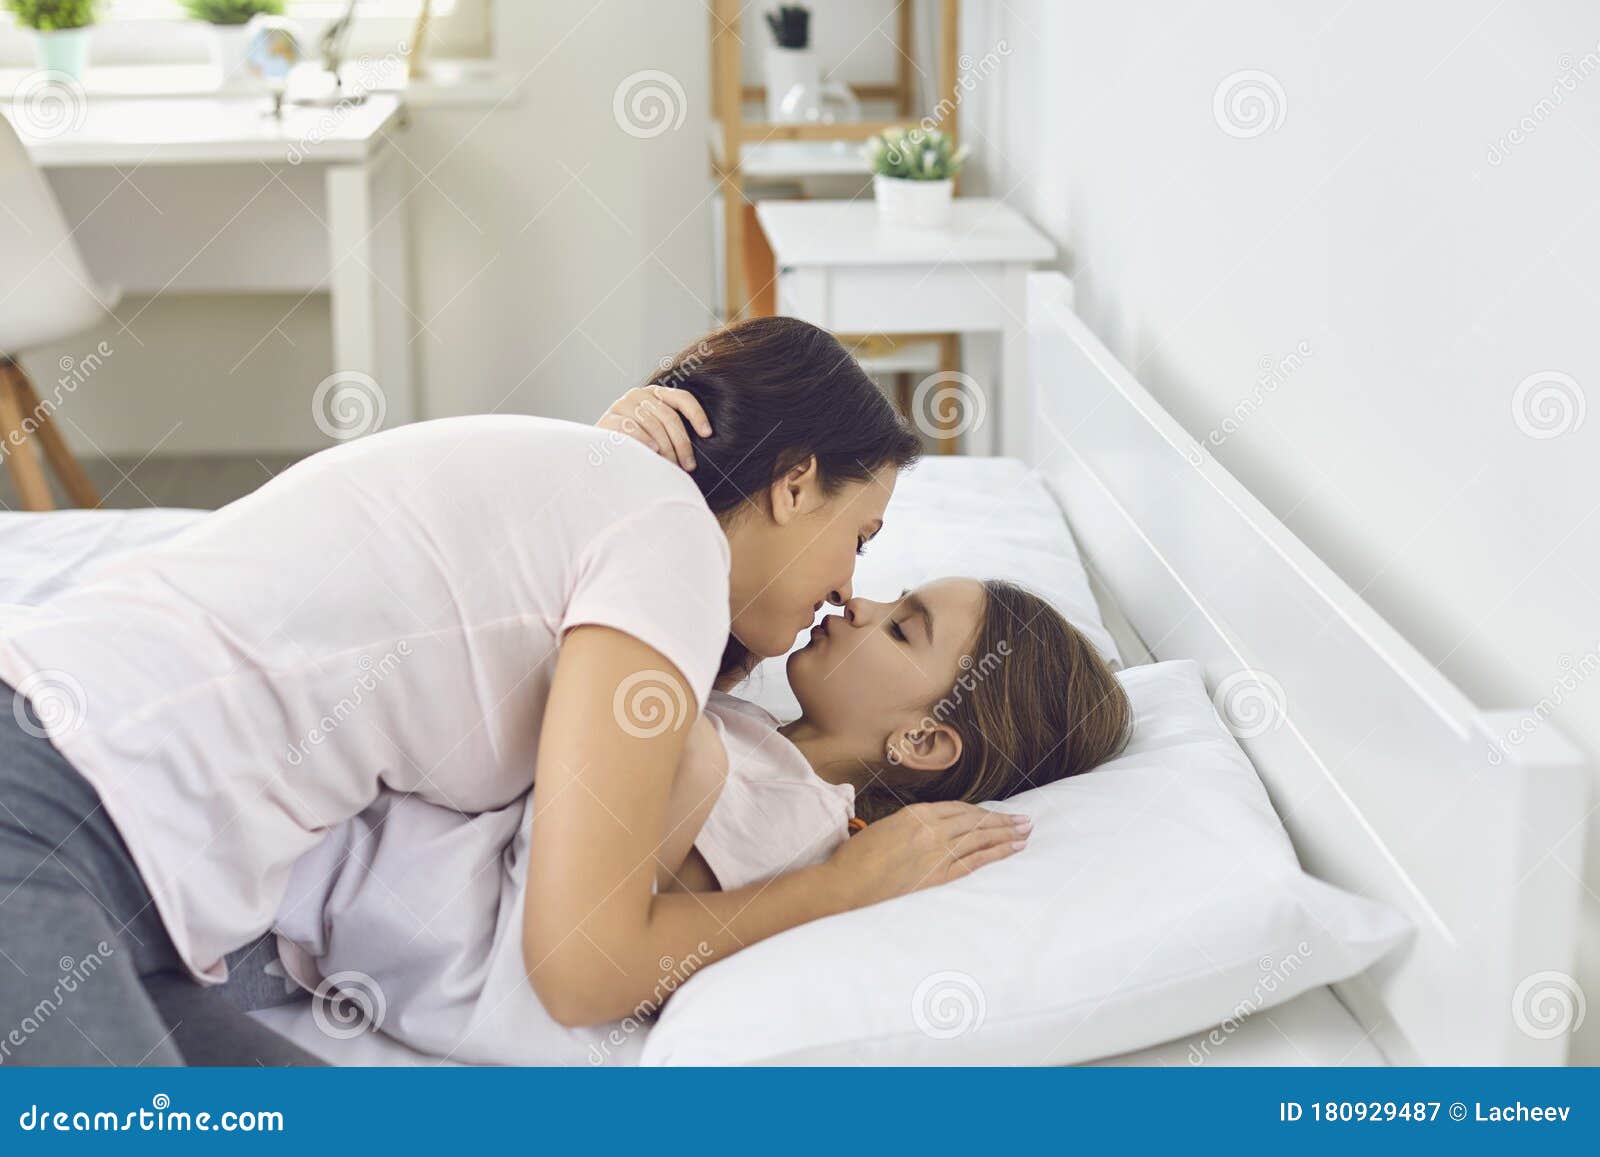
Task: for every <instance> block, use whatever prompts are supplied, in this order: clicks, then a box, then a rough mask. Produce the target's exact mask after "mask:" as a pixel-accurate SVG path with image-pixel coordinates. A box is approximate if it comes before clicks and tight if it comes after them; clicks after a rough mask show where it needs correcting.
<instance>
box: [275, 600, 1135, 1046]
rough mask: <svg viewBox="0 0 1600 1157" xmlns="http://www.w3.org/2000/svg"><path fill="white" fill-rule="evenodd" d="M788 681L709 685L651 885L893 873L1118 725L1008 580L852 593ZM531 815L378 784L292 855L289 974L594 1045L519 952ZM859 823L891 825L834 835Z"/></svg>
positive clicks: (667, 888) (1095, 664) (1113, 744)
mask: <svg viewBox="0 0 1600 1157" xmlns="http://www.w3.org/2000/svg"><path fill="white" fill-rule="evenodd" d="M788 676H789V682H790V685H791V687H792V689H793V691H794V693H795V697H796V699H797V700H798V702H799V703H800V705H801V708H802V711H803V714H802V715H801V717H800V718H799V719H797V720H795V721H794V722H792V723H790V724H787V725H784V726H780V725H779V722H778V721H777V720H776V719H775V718H773V717H772V716H771V715H769V714H768V713H767V712H765V711H763V710H761V709H760V708H758V707H756V706H754V705H753V704H750V703H747V702H744V701H742V700H739V699H737V698H734V697H733V696H731V695H727V694H725V693H721V692H716V693H713V695H712V696H711V698H710V702H709V703H708V706H707V711H706V714H705V715H704V716H702V717H701V719H700V720H699V721H697V722H696V723H695V724H694V725H693V734H692V736H691V738H690V739H689V741H688V743H687V744H686V746H685V753H684V756H683V764H682V765H681V766H680V768H679V774H678V778H677V781H676V782H677V783H678V784H681V785H685V786H684V788H683V789H682V790H681V791H679V790H677V789H675V791H674V794H673V796H672V798H671V802H670V806H669V812H670V821H669V827H668V835H667V838H666V839H665V840H663V841H662V843H661V844H660V846H659V847H658V849H657V852H656V865H657V872H656V876H657V888H658V890H659V891H661V892H700V893H705V892H713V891H719V890H720V891H730V890H734V889H738V888H743V887H746V886H747V885H752V884H758V883H761V882H763V881H767V880H771V879H773V878H776V877H779V876H786V875H788V874H790V873H793V872H796V871H798V870H801V869H805V868H807V867H809V866H811V865H818V864H822V863H823V862H824V861H829V862H830V863H831V864H832V865H833V866H834V867H835V868H836V869H838V870H840V871H842V872H844V873H845V874H846V875H855V876H859V878H860V879H861V880H863V881H867V880H871V879H873V878H874V877H876V876H877V875H879V874H881V873H884V872H890V873H894V872H896V871H897V868H896V866H895V864H894V863H891V862H889V861H888V859H887V858H886V857H885V856H884V855H883V853H882V852H880V851H879V850H878V849H879V848H881V847H883V846H893V845H896V844H906V843H917V842H922V841H927V840H930V839H932V838H933V836H932V834H931V831H930V827H929V823H930V819H933V818H936V817H937V815H938V813H939V810H940V809H943V808H948V807H953V806H957V801H966V802H968V803H976V802H980V801H988V800H999V799H1005V798H1007V797H1009V796H1012V795H1015V794H1016V793H1018V792H1021V791H1025V790H1027V789H1028V788H1032V787H1037V786H1040V785H1042V784H1046V783H1050V782H1053V781H1055V780H1058V779H1061V778H1063V777H1065V776H1069V775H1075V774H1078V773H1080V772H1084V771H1088V770H1089V769H1091V768H1093V767H1095V766H1096V765H1098V764H1100V763H1101V762H1103V761H1104V760H1106V759H1108V758H1110V757H1111V756H1113V755H1115V754H1116V753H1117V752H1118V751H1120V750H1121V748H1122V745H1123V744H1124V742H1125V741H1126V738H1127V734H1128V731H1129V726H1130V709H1129V704H1128V699H1127V696H1126V694H1125V693H1124V692H1123V690H1122V686H1121V684H1120V683H1119V682H1118V681H1117V680H1116V678H1115V677H1114V676H1113V675H1112V673H1111V671H1110V669H1109V667H1108V666H1107V665H1106V663H1105V662H1104V660H1102V659H1101V658H1100V656H1099V654H1098V653H1097V652H1096V651H1095V650H1094V648H1093V646H1092V645H1091V644H1090V643H1089V642H1088V641H1087V640H1086V639H1085V638H1084V637H1083V635H1082V634H1080V633H1079V632H1078V631H1077V630H1075V629H1074V628H1073V627H1072V626H1071V625H1070V624H1068V623H1067V622H1066V620H1065V619H1063V618H1062V617H1061V615H1060V614H1058V613H1057V612H1056V611H1055V610H1053V609H1052V608H1051V607H1050V606H1049V605H1048V604H1046V603H1045V602H1044V601H1043V600H1042V599H1040V598H1039V597H1038V596H1036V595H1033V594H1030V593H1029V592H1027V591H1025V590H1022V589H1021V588H1019V587H1017V586H1014V585H1012V584H1010V583H1005V582H979V581H976V580H973V579H964V578H952V579H943V580H940V581H937V582H932V583H928V584H926V585H924V586H921V587H918V588H917V589H916V590H914V591H908V592H906V593H904V594H903V595H902V596H901V597H900V598H898V599H895V600H893V601H891V602H874V601H872V600H869V599H864V598H852V599H850V600H848V601H847V602H846V603H845V605H844V608H843V613H841V614H838V615H830V616H828V617H826V618H825V619H823V621H822V622H821V623H820V624H819V625H818V626H817V627H815V628H814V629H813V630H812V633H811V640H810V642H809V643H808V644H807V645H806V646H805V647H804V648H803V649H801V650H798V651H796V652H794V653H793V654H792V655H791V656H790V657H789V660H788ZM624 706H625V705H624ZM690 785H692V786H690ZM531 810H532V802H531V801H527V802H524V803H519V804H516V805H513V806H511V807H508V808H506V809H503V810H502V811H500V812H496V813H490V814H487V815H480V816H476V817H465V816H461V815H459V814H457V813H454V812H450V811H449V810H448V809H444V808H438V807H435V806H433V805H430V804H428V803H426V802H424V801H422V800H421V799H419V798H417V797H415V796H399V795H392V796H388V797H386V798H384V799H382V800H380V801H379V803H378V804H377V805H375V806H374V807H373V808H371V809H369V810H368V812H367V813H364V814H363V815H362V816H360V817H357V819H356V820H355V821H353V822H352V823H350V824H347V825H345V826H344V828H343V829H341V830H339V831H336V832H334V833H333V834H332V835H331V836H330V838H329V839H328V840H327V841H326V843H325V844H324V845H323V846H322V847H321V848H319V849H318V850H317V852H316V853H314V854H313V855H311V856H308V857H306V858H305V859H304V860H302V861H301V863H300V864H298V865H297V866H296V869H295V875H294V879H293V883H292V885H291V888H290V891H289V897H288V900H287V902H286V903H285V905H284V907H283V909H282V911H281V912H280V914H279V918H278V922H277V925H276V927H277V931H278V934H279V948H280V953H281V955H282V958H283V963H284V964H285V966H286V967H287V969H288V971H289V973H290V974H291V975H292V976H293V977H294V978H295V979H296V980H298V981H299V982H300V983H301V984H302V985H303V986H305V987H306V988H309V989H313V990H316V991H319V992H322V993H328V992H330V991H332V990H333V989H335V988H337V987H338V986H339V984H340V981H341V978H343V980H344V981H348V980H349V979H350V978H352V977H354V978H358V987H359V989H360V990H361V991H357V992H353V993H347V995H350V996H351V997H352V999H353V1001H354V1002H355V1007H357V1008H360V1009H365V1010H366V1011H367V1012H368V1013H370V1014H374V1018H376V1010H377V1009H379V1008H381V1009H383V1010H385V1012H384V1015H383V1019H382V1022H381V1025H378V1026H377V1027H381V1028H382V1029H383V1030H384V1031H385V1032H387V1033H389V1034H390V1035H391V1036H394V1037H397V1038H398V1039H400V1040H402V1041H404V1042H405V1043H407V1044H410V1045H412V1046H413V1047H416V1048H419V1049H422V1050H424V1051H427V1052H432V1053H435V1054H445V1055H450V1056H452V1057H453V1058H454V1059H457V1060H462V1061H478V1062H485V1063H511V1064H517V1063H521V1064H528V1063H582V1061H583V1059H584V1058H585V1057H591V1059H592V1050H593V1048H594V1042H595V1040H596V1039H603V1037H604V1034H602V1035H601V1036H600V1037H596V1033H595V1030H583V1029H563V1028H561V1027H560V1026H559V1025H557V1024H555V1023H553V1022H552V1020H551V1018H550V1016H549V1015H548V1014H547V1011H546V1010H545V1009H544V1008H543V1007H542V1006H541V1005H540V1003H539V1001H538V1000H537V999H536V997H535V995H534V991H533V988H532V987H530V985H529V977H528V975H527V974H526V972H525V970H524V968H523V964H524V961H523V959H522V956H521V953H520V945H519V943H518V938H517V935H516V933H517V931H518V929H519V928H520V925H521V922H522V907H523V899H524V893H523V889H522V879H523V874H524V873H523V870H522V868H523V864H524V863H525V862H526V859H527V856H528V851H529V839H530V823H529V812H530V811H531ZM854 820H860V821H866V822H868V823H871V824H872V825H873V828H874V830H875V832H877V833H879V834H880V835H882V836H885V837H892V838H882V839H878V840H873V841H868V840H849V839H848V831H849V827H850V826H851V825H852V821H854ZM1021 834H1022V836H1025V835H1026V829H1024V831H1023V833H1021ZM1021 842H1022V841H1021V838H1019V839H1018V840H1017V843H1016V846H1009V845H1008V846H1007V847H1005V848H1004V849H999V850H997V853H996V855H995V856H994V858H1001V856H1002V855H1003V854H1010V853H1011V852H1012V851H1014V850H1016V847H1017V846H1020V843H1021ZM959 857H960V849H959V848H958V849H956V851H955V853H954V854H953V855H952V856H951V857H949V858H948V859H946V860H945V861H944V862H943V863H941V864H940V865H939V867H938V868H937V869H934V870H929V869H927V868H922V869H921V870H919V871H916V872H908V873H905V876H906V878H905V879H903V880H897V894H898V893H904V892H909V891H913V890H916V889H919V888H924V887H928V886H931V885H933V884H936V883H940V882H943V881H945V880H949V879H952V878H956V877H959V876H962V875H965V874H967V873H968V872H970V871H972V870H974V867H975V866H976V865H975V864H973V863H971V862H969V860H971V859H974V858H976V859H980V860H981V859H982V858H981V857H969V858H968V859H966V860H963V859H961V858H959ZM913 860H914V858H901V859H900V861H899V862H902V863H905V862H913ZM714 957H715V954H714V953H713V954H712V956H711V957H708V958H706V959H703V960H696V961H695V963H696V964H697V965H698V964H703V963H709V962H710V960H711V959H712V958H714ZM535 967H537V963H536V962H535ZM663 969H664V970H665V969H666V966H665V964H663ZM686 971H687V969H686ZM324 978H327V979H326V980H325V979H324ZM682 979H683V977H679V978H678V980H679V982H681V980H682ZM671 987H672V986H668V987H666V988H663V989H658V990H657V993H656V994H655V996H654V997H653V999H650V1000H646V1001H642V1002H641V1003H640V1004H639V1005H638V1006H637V1008H635V1009H634V1010H633V1013H634V1015H636V1016H643V1015H647V1014H648V1013H650V1012H653V1011H655V1008H656V1007H657V1006H658V1005H659V1004H660V1003H661V1002H662V1001H663V1000H664V999H665V997H666V996H667V995H669V994H670V991H671ZM336 1035H343V1033H340V1034H336Z"/></svg>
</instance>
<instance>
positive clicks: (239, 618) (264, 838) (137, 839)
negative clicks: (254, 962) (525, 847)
mask: <svg viewBox="0 0 1600 1157" xmlns="http://www.w3.org/2000/svg"><path fill="white" fill-rule="evenodd" d="M728 566H729V554H728V543H727V539H726V538H725V537H724V536H723V533H722V530H721V528H720V527H719V525H718V523H717V521H716V519H715V518H714V517H713V516H712V514H711V512H710V511H709V509H708V508H707V507H706V504H705V502H704V500H703V499H702V498H701V496H700V493H699V491H698V490H697V489H696V488H695V486H694V483H693V482H692V481H691V480H690V479H689V477H688V476H687V475H685V474H684V473H682V472H681V471H680V470H678V469H677V468H676V467H675V466H672V465H670V464H668V463H666V462H665V461H663V460H662V459H660V458H658V457H657V456H655V455H654V454H652V453H650V452H649V451H647V450H645V449H644V448H643V447H641V446H638V445H637V444H635V443H633V442H632V441H629V440H626V439H619V438H618V437H616V436H615V435H610V434H607V433H605V432H603V431H599V430H596V429H594V428H593V427H588V426H579V425H574V424H571V423H567V422H557V421H550V420H546V419H540V418H531V417H517V416H501V415H493V416H480V417H470V418H452V419H445V420H441V421H435V422H424V423H419V424H417V425H412V426H406V427H402V428H400V429H396V430H393V431H389V432H386V433H382V434H377V435H373V436H371V437H368V438H364V439H361V440H360V441H357V442H352V443H349V444H346V445H343V446H340V447H336V448H334V449H332V450H328V451H325V452H323V453H321V454H317V455H315V456H313V457H312V458H309V459H307V460H306V461H304V462H302V463H300V464H299V465H297V466H295V467H293V468H292V469H290V470H287V471H285V472H284V473H283V474H281V475H279V476H278V477H277V478H275V479H273V480H272V481H270V482H268V483H267V484H266V485H265V486H263V487H262V488H261V489H260V490H258V491H256V492H255V493H254V494H251V495H250V496H248V497H246V498H243V499H241V500H239V501H238V502H235V503H233V504H231V505H229V506H227V507H224V508H223V509H222V510H219V511H217V512H216V513H214V514H211V515H209V516H207V517H206V518H204V519H201V520H200V521H199V522H198V523H196V524H195V525H194V526H193V527H192V528H190V529H188V530H187V531H185V532H183V533H181V534H179V535H178V536H177V537H175V538H174V539H172V540H170V541H168V542H166V543H163V544H161V545H159V546H156V547H154V548H151V549H148V550H145V551H141V552H138V553H136V554H133V555H129V556H126V557H124V558H121V559H118V560H115V561H113V562H111V563H109V564H107V565H106V566H105V567H104V568H103V569H101V570H100V571H98V572H97V573H95V574H94V575H92V576H90V577H87V578H86V579H85V581H84V582H82V583H81V584H79V585H77V586H75V587H73V588H71V589H70V590H68V591H66V592H64V593H62V594H60V595H58V596H57V597H55V598H54V599H52V600H50V601H49V602H47V603H45V604H44V605H42V606H40V607H30V608H16V607H13V608H5V609H4V611H3V612H0V679H4V680H5V681H6V682H7V683H10V684H11V685H12V686H13V687H15V688H17V689H19V690H21V691H22V692H24V693H25V694H27V695H28V696H29V697H30V698H31V699H32V700H33V701H34V702H35V704H36V707H37V709H38V713H39V715H40V717H41V718H42V719H43V721H44V723H45V726H46V729H47V731H48V733H49V736H50V739H51V740H52V742H54V743H55V745H56V747H57V748H59V749H60V751H61V752H62V754H63V755H65V756H66V758H67V759H68V761H70V762H71V764H72V765H73V767H75V768H76V769H77V770H78V771H79V772H80V773H81V774H82V775H83V776H84V777H85V778H86V779H88V780H89V782H90V783H91V784H93V785H94V787H95V789H96V790H97V791H98V792H99V794H100V796H101V799H102V800H103V801H104V803H105V807H106V809H107V811H108V812H109V814H110V815H111V818H112V819H113V821H114V822H115V823H116V825H117V829H118V831H119V832H121V834H122V836H123V838H124V840H125V841H126V842H127V844H128V847H129V849H130V850H131V852H132V853H133V858H134V861H135V863H137V865H138V867H139V870H140V872H141V873H142V874H143V875H144V878H145V882H146V884H147V885H148V887H149V889H150V893H151V895H152V897H153V898H154V901H155V904H156V907H157V909H158V910H159V911H160V913H161V915H162V917H163V919H164V921H165V923H166V927H167V930H168V932H169V933H170V934H171V936H172V939H173V942H174V944H175V945H176V946H177V948H178V951H179V953H180V954H181V955H182V957H183V959H184V961H185V962H186V963H187V965H188V967H189V968H190V969H191V970H192V971H193V972H194V973H195V974H196V975H197V976H198V977H200V978H201V979H204V980H212V981H220V980H222V979H224V978H225V976H226V969H225V967H224V965H223V963H222V958H223V956H224V955H225V954H226V953H228V952H229V951H231V950H232V949H234V948H236V947H238V946H240V945H242V944H245V943H248V942H249V941H250V940H252V939H254V938H255V937H256V936H258V935H260V934H261V933H262V932H263V931H265V930H266V929H267V927H268V926H269V925H270V924H271V922H272V918H273V915H274V913H275V912H276V911H277V909H278V905H279V903H280V901H281V899H282V897H283V893H284V888H285V886H286V883H287V880H288V876H289V870H290V867H291V866H292V865H293V863H294V862H295V860H296V859H297V858H298V857H299V856H301V855H302V854H303V853H305V852H306V851H308V850H309V849H310V848H312V847H313V846H315V845H316V843H317V842H318V840H319V839H320V838H321V836H322V835H323V834H324V833H325V832H326V830H327V829H328V828H330V827H332V826H334V825H335V824H338V823H341V822H343V821H344V820H347V819H349V818H350V817H351V816H354V815H356V814H357V813H358V812H360V811H361V810H362V809H363V808H365V807H366V806H367V805H368V804H370V803H372V801H373V800H374V799H375V798H376V797H377V795H378V792H379V789H380V787H388V788H390V789H393V790H395V791H402V792H413V793H415V794H417V795H418V796H420V797H422V798H423V799H426V800H428V801H429V802H432V803H436V804H439V805H441V806H445V807H450V808H454V809H456V810H458V811H461V812H466V813H475V812H481V811H486V810H489V809H494V808H500V807H504V806H505V805H506V804H508V803H509V802H511V801H512V800H514V799H516V797H517V796H519V795H520V794H522V793H523V792H525V791H527V790H528V788H529V786H530V785H531V784H532V782H533V779H534V772H535V756H536V753H537V751H538V744H539V735H540V724H541V722H542V717H543V714H544V708H545V700H546V697H547V696H548V693H549V689H550V683H551V679H552V677H553V675H554V673H555V666H556V657H557V652H558V648H559V643H560V640H561V638H562V636H563V634H564V632H566V631H568V630H570V629H571V628H573V627H576V626H579V625H584V624H598V625H603V626H607V627H612V628H615V629H616V630H619V631H622V632H625V633H626V634H629V635H632V636H634V637H635V638H637V639H639V640H641V641H643V642H644V643H646V644H648V645H649V646H651V647H653V648H654V649H655V650H657V651H659V652H660V653H661V655H662V656H663V657H664V658H665V659H666V661H667V662H668V663H670V664H671V665H672V666H674V667H676V668H677V670H678V671H679V672H680V673H681V674H682V675H683V676H684V677H685V678H686V679H687V680H688V682H689V684H690V685H691V687H692V688H693V692H694V696H695V702H693V703H683V704H677V705H675V706H674V707H672V708H671V709H676V710H682V711H687V712H690V713H698V711H699V710H700V708H701V707H702V706H703V705H704V703H705V700H706V696H707V695H708V694H709V692H710V687H711V683H712V680H713V679H714V678H715V676H716V672H717V666H718V664H719V662H720V659H721V655H722V650H723V647H724V645H725V643H726V641H727V635H728ZM690 717H691V718H692V714H691V716H690Z"/></svg>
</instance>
